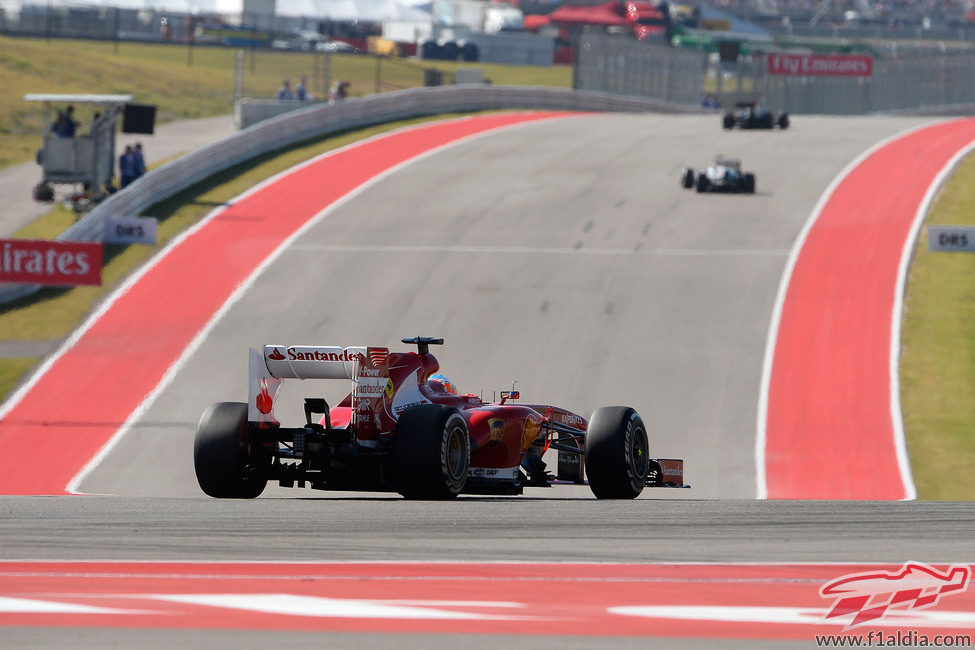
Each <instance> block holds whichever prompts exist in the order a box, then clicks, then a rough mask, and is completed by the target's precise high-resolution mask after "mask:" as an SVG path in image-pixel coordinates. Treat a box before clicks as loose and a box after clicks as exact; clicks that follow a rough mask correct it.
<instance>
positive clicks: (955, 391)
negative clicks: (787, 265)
mask: <svg viewBox="0 0 975 650" xmlns="http://www.w3.org/2000/svg"><path fill="white" fill-rule="evenodd" d="M972 206H975V156H971V155H970V156H968V157H967V158H966V159H965V160H964V161H963V162H962V163H961V165H959V167H958V169H957V170H956V171H955V173H954V175H953V176H952V178H951V179H950V180H949V181H948V183H946V184H945V186H944V188H943V189H942V191H941V192H940V194H939V195H938V197H937V199H936V200H935V202H934V204H933V206H932V208H931V210H930V212H929V214H928V216H927V218H926V221H925V226H927V225H928V224H937V225H957V226H975V211H973V210H972ZM900 380H901V386H900V389H901V409H902V411H903V414H904V430H905V433H906V436H907V443H908V450H909V452H910V455H911V469H912V471H913V473H914V482H915V484H916V485H917V490H918V495H919V497H920V498H922V499H937V500H965V501H975V482H973V481H970V480H967V479H966V478H965V477H967V476H970V472H971V471H972V467H975V255H972V254H966V253H944V252H934V251H929V250H928V237H927V228H924V229H923V231H922V232H921V233H920V236H919V237H918V242H917V249H916V250H915V252H914V259H913V260H912V263H911V268H910V273H909V276H908V282H907V291H906V295H905V300H904V318H903V323H902V331H901V358H900Z"/></svg>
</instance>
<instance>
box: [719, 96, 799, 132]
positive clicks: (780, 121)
mask: <svg viewBox="0 0 975 650" xmlns="http://www.w3.org/2000/svg"><path fill="white" fill-rule="evenodd" d="M721 125H722V126H723V127H724V128H726V129H733V128H735V127H738V128H739V129H774V128H775V127H779V128H780V129H787V128H789V114H788V113H779V114H778V115H776V114H775V113H773V112H772V111H769V110H767V109H764V108H760V107H759V106H758V104H756V103H755V102H739V103H737V104H735V108H734V110H731V111H728V112H727V113H725V114H724V117H723V118H722V120H721Z"/></svg>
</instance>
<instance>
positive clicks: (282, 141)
mask: <svg viewBox="0 0 975 650" xmlns="http://www.w3.org/2000/svg"><path fill="white" fill-rule="evenodd" d="M505 108H510V109H529V110H570V111H612V112H655V113H696V112H700V110H701V109H699V108H696V107H686V106H680V105H676V104H669V103H667V102H662V101H658V100H652V99H645V98H639V97H623V96H618V95H610V94H608V93H602V92H592V91H575V90H569V89H564V88H530V87H512V86H487V85H483V86H482V85H478V86H447V87H435V88H411V89H408V90H402V91H398V92H393V93H385V94H381V95H371V96H368V97H357V98H353V99H347V100H343V101H341V102H338V103H335V104H316V105H312V106H310V107H308V108H305V109H300V110H297V111H292V112H289V113H286V114H284V115H280V116H278V117H275V118H272V119H269V120H265V121H263V122H260V123H258V124H255V125H254V126H252V127H250V128H247V129H244V130H243V131H240V132H238V133H235V134H233V135H230V136H228V137H226V138H224V139H222V140H219V141H217V142H214V143H212V144H209V145H207V146H204V147H201V148H199V149H196V150H195V151H193V152H191V153H189V154H187V155H185V156H182V157H181V158H178V159H176V160H173V161H172V162H169V163H167V164H165V165H162V166H160V167H158V168H156V169H153V170H152V171H151V172H149V173H147V174H146V175H145V176H142V177H141V178H139V179H138V180H137V181H135V182H134V183H132V184H131V185H129V186H128V187H126V188H125V189H124V190H121V191H119V192H117V193H116V194H113V195H112V196H111V197H109V198H108V199H106V200H105V201H103V202H102V203H100V204H99V205H97V206H96V207H95V208H94V209H93V210H91V211H90V212H89V213H87V214H86V215H85V216H84V217H82V218H81V219H79V220H78V221H77V222H76V223H75V224H74V225H72V226H71V227H70V228H68V229H67V230H66V231H64V232H63V233H62V234H61V235H60V236H58V237H57V239H58V240H61V241H102V240H103V239H104V234H105V223H106V221H107V220H108V219H109V218H111V217H122V216H134V215H138V214H141V213H142V212H143V211H144V210H146V209H148V208H149V207H151V206H153V205H155V204H156V203H159V202H160V201H163V200H165V199H167V198H169V197H171V196H173V195H175V194H177V193H178V192H181V191H183V190H185V189H187V188H188V187H190V186H192V185H194V184H196V183H199V182H200V181H202V180H203V179H205V178H206V177H208V176H211V175H213V174H216V173H218V172H221V171H223V170H225V169H229V168H231V167H233V166H235V165H239V164H241V163H243V162H245V161H247V160H250V159H251V158H254V157H256V156H259V155H262V154H265V153H268V152H270V151H274V150H276V149H280V148H282V147H286V146H289V145H292V144H295V143H297V142H301V141H303V140H308V139H312V138H318V137H322V136H324V135H327V134H329V133H333V132H336V131H343V130H347V129H353V128H359V127H363V126H368V125H371V124H379V123H383V122H391V121H395V120H402V119H409V118H413V117H419V116H423V115H435V114H440V113H456V112H467V111H480V110H490V109H505ZM40 288H41V287H40V286H38V285H25V284H12V283H0V304H2V303H6V302H10V301H12V300H16V299H18V298H22V297H25V296H28V295H30V294H32V293H34V292H36V291H38V290H39V289H40Z"/></svg>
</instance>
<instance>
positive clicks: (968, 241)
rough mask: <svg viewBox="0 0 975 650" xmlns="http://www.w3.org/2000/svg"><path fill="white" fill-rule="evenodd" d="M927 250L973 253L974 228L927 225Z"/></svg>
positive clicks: (974, 245) (974, 243)
mask: <svg viewBox="0 0 975 650" xmlns="http://www.w3.org/2000/svg"><path fill="white" fill-rule="evenodd" d="M928 250H929V251H949V252H952V251H954V252H958V251H964V252H968V253H975V228H970V227H968V226H928Z"/></svg>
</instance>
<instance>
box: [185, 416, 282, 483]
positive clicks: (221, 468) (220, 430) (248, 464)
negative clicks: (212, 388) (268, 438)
mask: <svg viewBox="0 0 975 650" xmlns="http://www.w3.org/2000/svg"><path fill="white" fill-rule="evenodd" d="M262 464H263V463H261V462H260V461H259V460H257V459H256V458H255V457H254V455H253V453H252V450H251V445H250V441H249V440H248V436H247V405H246V404H243V403H241V402H220V403H218V404H214V405H213V406H211V407H210V408H208V409H207V411H206V413H204V414H203V417H202V418H200V424H199V425H198V426H197V428H196V440H195V441H194V443H193V466H194V467H195V468H196V480H197V481H199V483H200V488H202V489H203V491H204V492H205V493H207V494H208V495H210V496H211V497H215V498H217V499H254V498H256V497H258V496H259V495H260V494H261V492H263V491H264V487H265V486H266V485H267V473H266V469H267V468H266V467H262Z"/></svg>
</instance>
